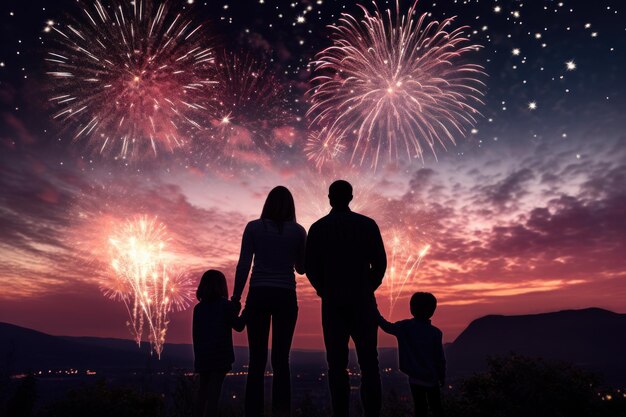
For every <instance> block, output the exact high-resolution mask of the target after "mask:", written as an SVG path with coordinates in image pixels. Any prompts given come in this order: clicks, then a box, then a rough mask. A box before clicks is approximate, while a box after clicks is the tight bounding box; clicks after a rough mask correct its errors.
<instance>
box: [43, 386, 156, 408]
mask: <svg viewBox="0 0 626 417" xmlns="http://www.w3.org/2000/svg"><path fill="white" fill-rule="evenodd" d="M42 415H43V416H46V417H85V416H89V417H160V416H164V415H165V413H164V405H163V398H162V397H161V396H159V395H156V394H152V393H141V392H137V391H135V390H132V389H129V388H121V387H109V386H107V385H106V383H105V382H104V381H103V380H101V381H99V382H97V383H96V384H94V385H90V386H87V387H82V388H79V389H74V390H70V391H69V392H68V394H67V396H66V397H65V398H64V399H62V400H60V401H57V402H55V403H53V404H51V405H50V406H48V407H47V408H46V409H45V410H43V412H42Z"/></svg>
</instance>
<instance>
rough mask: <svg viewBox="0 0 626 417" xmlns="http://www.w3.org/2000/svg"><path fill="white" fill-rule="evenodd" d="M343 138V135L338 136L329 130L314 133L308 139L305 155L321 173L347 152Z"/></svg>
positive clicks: (324, 129)
mask: <svg viewBox="0 0 626 417" xmlns="http://www.w3.org/2000/svg"><path fill="white" fill-rule="evenodd" d="M343 138H344V137H343V134H341V133H339V134H336V133H335V132H331V131H329V129H327V128H323V129H322V130H316V131H313V132H311V133H310V134H309V137H308V138H307V142H306V145H305V146H304V153H305V154H306V156H307V158H308V159H309V161H312V162H314V163H315V167H316V168H317V169H318V171H321V170H322V168H323V167H324V166H325V165H327V164H329V163H332V162H335V161H337V159H338V158H339V157H340V156H341V154H342V153H343V152H344V151H345V148H346V146H345V145H344V144H342V143H341V142H342V140H343Z"/></svg>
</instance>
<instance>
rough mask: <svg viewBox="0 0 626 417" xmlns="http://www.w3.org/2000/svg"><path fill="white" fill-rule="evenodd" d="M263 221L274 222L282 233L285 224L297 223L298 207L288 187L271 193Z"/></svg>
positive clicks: (265, 207)
mask: <svg viewBox="0 0 626 417" xmlns="http://www.w3.org/2000/svg"><path fill="white" fill-rule="evenodd" d="M261 219H263V220H272V221H273V222H274V223H276V226H278V230H280V231H281V232H282V230H283V224H284V223H285V222H295V221H296V205H295V204H294V202H293V196H292V195H291V192H290V191H289V190H288V189H287V187H283V186H282V185H279V186H278V187H274V188H273V189H272V191H270V193H269V194H268V195H267V199H266V200H265V204H264V205H263V211H262V212H261Z"/></svg>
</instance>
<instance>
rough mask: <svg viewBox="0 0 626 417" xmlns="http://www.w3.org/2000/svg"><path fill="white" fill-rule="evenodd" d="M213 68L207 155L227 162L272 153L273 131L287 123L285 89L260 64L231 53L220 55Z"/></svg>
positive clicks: (260, 62)
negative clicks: (211, 112) (215, 82)
mask: <svg viewBox="0 0 626 417" xmlns="http://www.w3.org/2000/svg"><path fill="white" fill-rule="evenodd" d="M216 69H217V75H216V79H217V85H216V88H215V90H216V94H215V96H214V102H213V108H214V109H215V117H214V118H213V120H212V122H211V125H212V127H211V130H210V137H209V142H208V146H207V150H208V152H209V153H212V154H214V156H216V157H217V158H218V159H225V160H227V161H230V162H232V161H233V160H240V161H242V160H243V161H246V160H249V159H253V160H254V159H257V158H258V157H259V155H260V154H263V153H268V152H271V150H272V149H273V148H274V146H275V143H274V140H273V135H274V132H273V130H274V129H276V128H278V127H281V126H283V125H284V124H285V123H286V120H287V110H286V98H285V89H284V88H283V87H282V85H281V83H280V82H279V80H278V78H277V76H276V75H275V74H274V73H273V72H272V71H271V70H270V69H269V68H267V66H266V65H265V64H264V63H263V62H262V61H260V60H257V59H254V58H252V57H251V56H250V55H237V54H234V53H224V54H222V55H221V56H220V57H219V58H218V59H217V60H216Z"/></svg>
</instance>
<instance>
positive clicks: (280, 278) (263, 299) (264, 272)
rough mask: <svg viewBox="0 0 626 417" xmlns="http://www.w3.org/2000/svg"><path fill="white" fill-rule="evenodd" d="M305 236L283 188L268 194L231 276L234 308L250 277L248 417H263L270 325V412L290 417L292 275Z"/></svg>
mask: <svg viewBox="0 0 626 417" xmlns="http://www.w3.org/2000/svg"><path fill="white" fill-rule="evenodd" d="M305 241H306V231H305V230H304V228H303V227H302V226H300V225H299V224H298V223H296V209H295V206H294V202H293V196H292V195H291V193H290V192H289V190H288V189H287V188H285V187H282V186H279V187H276V188H274V189H273V190H272V191H270V193H269V195H268V196H267V200H265V205H264V206H263V212H262V213H261V218H260V219H258V220H253V221H251V222H250V223H248V225H247V226H246V229H245V231H244V232H243V238H242V242H241V254H240V256H239V263H238V264H237V274H236V276H235V290H234V293H233V298H232V299H233V301H235V302H238V301H239V300H240V299H241V294H242V292H243V289H244V287H245V285H246V281H247V280H248V273H249V272H250V266H251V264H252V259H253V258H254V265H253V266H252V274H251V275H250V290H249V292H248V298H247V300H246V307H245V311H244V316H245V320H246V325H247V326H248V346H249V349H250V364H249V369H248V381H247V384H246V402H245V406H246V416H248V417H259V416H262V415H263V408H264V407H263V397H264V395H263V386H264V383H263V378H264V373H265V366H266V363H267V352H268V347H267V345H268V341H269V332H270V323H271V325H272V370H273V373H274V377H273V384H272V412H273V414H274V416H288V415H289V414H290V412H291V375H290V370H289V351H290V350H291V341H292V338H293V332H294V330H295V327H296V319H297V317H298V303H297V299H296V278H295V274H294V268H295V270H296V271H297V272H298V273H300V274H303V273H304V250H305Z"/></svg>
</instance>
